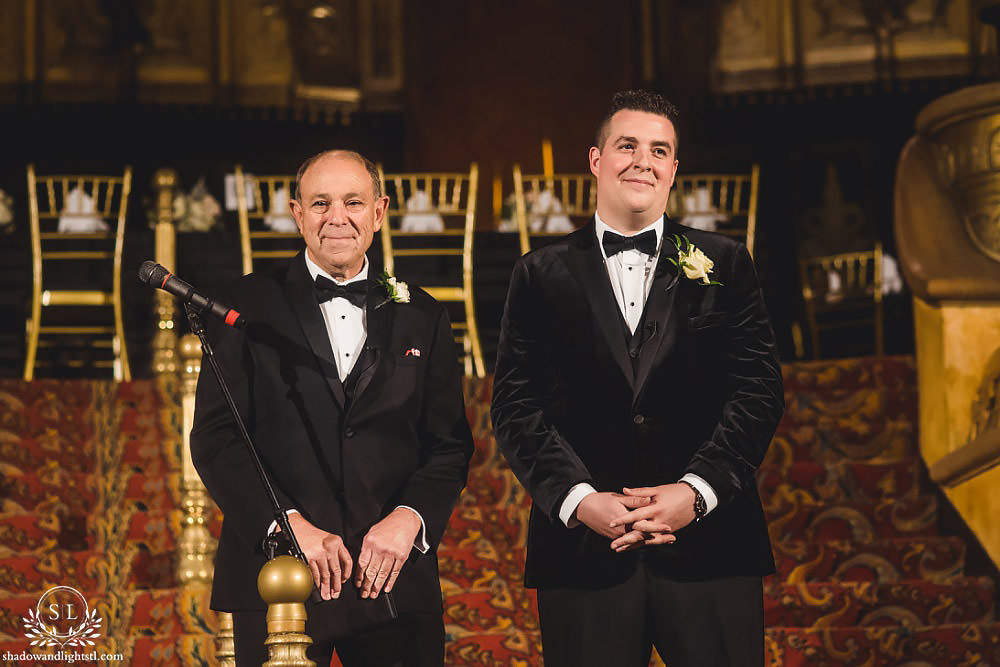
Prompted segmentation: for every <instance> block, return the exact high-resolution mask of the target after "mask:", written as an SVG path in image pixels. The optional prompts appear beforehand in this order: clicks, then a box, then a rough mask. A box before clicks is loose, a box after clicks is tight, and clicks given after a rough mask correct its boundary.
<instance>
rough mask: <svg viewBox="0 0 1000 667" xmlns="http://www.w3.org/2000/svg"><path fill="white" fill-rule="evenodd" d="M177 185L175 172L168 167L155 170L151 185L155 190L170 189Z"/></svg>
mask: <svg viewBox="0 0 1000 667" xmlns="http://www.w3.org/2000/svg"><path fill="white" fill-rule="evenodd" d="M176 184H177V172H176V171H174V170H173V169H171V168H170V167H163V168H162V169H157V170H156V173H155V174H153V185H154V186H156V187H157V188H172V187H174V185H176Z"/></svg>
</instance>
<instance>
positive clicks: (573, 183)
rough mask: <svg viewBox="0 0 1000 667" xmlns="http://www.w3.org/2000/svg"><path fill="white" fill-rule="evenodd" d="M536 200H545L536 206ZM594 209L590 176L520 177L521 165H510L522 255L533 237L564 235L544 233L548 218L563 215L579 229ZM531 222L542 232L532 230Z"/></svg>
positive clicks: (562, 233) (594, 189)
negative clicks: (512, 173)
mask: <svg viewBox="0 0 1000 667" xmlns="http://www.w3.org/2000/svg"><path fill="white" fill-rule="evenodd" d="M539 197H546V200H545V201H544V202H541V203H540V204H539V200H538V198H539ZM533 202H534V203H535V206H534V207H532V203H533ZM595 210H597V181H596V180H595V179H594V177H593V175H591V174H523V173H521V165H520V164H515V165H514V216H515V218H516V219H517V232H518V235H519V237H520V240H521V254H522V255H523V254H525V253H526V252H528V251H529V250H531V240H532V239H533V238H537V239H544V238H552V237H559V236H565V235H566V233H567V231H556V232H551V231H545V230H544V228H545V226H546V223H547V222H548V219H549V217H550V216H556V215H559V216H566V217H568V218H569V219H570V220H571V221H572V222H573V224H574V226H575V227H579V226H580V224H581V223H582V222H586V219H587V218H590V217H593V215H594V211H595ZM529 218H530V220H529ZM536 218H537V220H536ZM581 218H582V219H583V220H581ZM533 222H537V223H539V226H541V227H542V228H543V229H542V230H534V231H533V230H532V229H531V227H532V226H533V225H532V223H533Z"/></svg>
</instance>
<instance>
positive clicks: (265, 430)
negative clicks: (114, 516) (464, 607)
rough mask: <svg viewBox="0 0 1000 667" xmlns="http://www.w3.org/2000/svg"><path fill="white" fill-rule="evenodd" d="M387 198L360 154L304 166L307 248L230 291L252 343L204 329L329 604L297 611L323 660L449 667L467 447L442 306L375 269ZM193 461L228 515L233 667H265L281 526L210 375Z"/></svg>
mask: <svg viewBox="0 0 1000 667" xmlns="http://www.w3.org/2000/svg"><path fill="white" fill-rule="evenodd" d="M388 201H389V198H388V197H385V196H383V195H382V189H381V184H380V182H379V178H378V173H377V171H376V169H375V167H374V165H372V163H371V162H370V161H369V160H367V159H365V158H364V157H362V156H361V155H358V154H357V153H352V152H346V151H327V152H324V153H320V154H319V155H316V156H314V157H312V158H309V159H308V160H306V162H305V163H304V164H303V165H302V167H301V168H300V170H299V174H298V177H297V183H296V195H295V199H293V200H292V201H291V202H290V205H291V210H292V215H293V216H294V218H295V221H296V223H297V224H298V227H299V231H300V232H301V234H302V237H303V239H304V240H305V245H306V249H305V250H304V251H303V252H302V253H300V254H299V255H297V256H296V257H295V258H294V259H292V260H291V261H290V262H289V263H287V264H285V265H282V266H280V267H278V268H276V269H274V270H270V271H266V272H260V273H252V274H250V275H247V276H244V277H243V278H241V279H240V280H239V281H237V282H236V284H235V285H234V286H233V288H232V289H231V292H230V294H229V295H228V298H229V301H228V303H231V304H232V305H233V307H234V308H236V309H237V310H239V311H240V312H241V313H242V314H243V316H244V318H245V319H246V320H247V321H248V322H249V324H248V326H247V328H246V330H245V332H241V331H237V330H235V329H230V328H227V327H221V326H220V327H217V330H215V331H212V332H211V333H212V334H213V337H214V338H215V349H216V356H217V357H218V359H219V361H220V363H221V366H222V370H223V374H224V375H225V378H226V380H227V381H228V382H229V385H230V387H231V389H232V393H233V396H234V397H235V399H236V403H237V405H238V406H239V408H240V411H241V413H242V415H243V416H244V418H245V419H246V421H247V423H248V428H249V430H250V433H251V435H252V436H253V438H254V441H255V444H256V447H257V451H258V452H259V453H260V456H261V459H262V461H263V464H264V467H265V469H266V470H267V472H268V475H269V476H270V479H271V481H272V483H273V484H274V487H275V491H276V493H277V496H278V499H279V502H280V503H281V505H282V506H283V508H285V509H288V510H289V513H290V515H291V516H290V520H289V521H290V524H291V527H292V530H293V531H294V533H295V536H296V538H297V539H298V542H299V544H300V545H301V547H302V550H303V552H304V553H305V556H306V557H307V559H308V561H309V567H310V569H311V570H312V573H313V578H314V580H315V584H316V586H317V588H318V589H319V591H320V594H321V596H322V598H323V600H324V601H323V602H319V603H313V602H307V604H306V608H307V613H308V621H307V624H306V632H307V633H308V634H309V635H310V637H311V638H312V640H313V646H312V647H311V648H310V649H309V656H310V658H311V659H312V660H314V661H316V663H317V664H320V665H326V664H329V662H330V658H331V655H332V652H333V650H334V647H336V650H337V654H338V656H339V657H340V660H341V662H343V663H344V665H345V666H346V667H352V666H356V665H364V666H365V667H368V666H375V667H383V666H388V665H407V666H409V665H421V666H424V665H441V664H442V663H443V660H444V626H443V623H442V617H441V612H442V608H441V589H440V585H439V582H438V570H437V558H436V555H435V550H436V546H437V543H438V542H439V540H440V539H441V536H442V534H443V533H444V530H445V526H446V524H447V521H448V517H449V516H450V514H451V510H452V507H453V506H454V504H455V501H456V500H457V499H458V495H459V493H460V492H461V490H462V488H463V486H464V485H465V480H466V476H467V473H468V463H469V459H470V457H471V455H472V451H473V445H472V436H471V433H470V431H469V425H468V423H467V421H466V418H465V406H464V402H463V400H462V386H461V376H460V367H459V365H458V361H457V355H456V350H455V343H454V339H453V337H452V332H451V326H450V324H449V321H448V316H447V313H446V312H445V310H444V308H443V307H442V306H441V305H440V304H438V303H437V302H436V301H434V299H432V298H431V297H430V296H429V295H427V293H426V292H424V291H422V290H419V289H417V288H411V289H409V290H407V289H406V286H405V284H401V285H399V284H398V285H397V286H396V289H395V290H390V289H388V288H387V286H386V285H385V283H384V282H380V281H377V280H376V279H375V278H376V277H375V276H374V275H371V274H370V265H369V262H368V258H367V257H366V255H365V253H366V251H367V250H368V248H369V246H370V245H371V243H372V238H373V237H374V234H375V232H377V231H378V230H379V229H380V227H381V225H382V224H383V221H384V218H385V214H386V208H387V206H388ZM191 454H192V459H193V461H194V464H195V466H196V468H197V469H198V472H199V474H200V475H201V477H202V479H203V480H204V482H205V486H206V487H207V488H208V490H209V493H210V494H211V495H212V497H213V498H214V499H215V501H216V502H217V503H218V505H219V507H220V508H221V509H222V512H223V514H224V516H225V518H224V521H223V525H222V536H221V538H220V540H219V549H218V553H217V555H216V567H215V581H214V585H213V592H212V608H213V609H217V610H223V611H231V612H233V619H234V630H235V635H236V657H237V664H240V665H260V664H262V662H264V661H265V660H266V659H267V658H266V652H265V648H264V639H265V637H266V629H265V622H264V604H263V601H262V600H261V599H260V597H259V595H258V594H257V585H256V580H257V573H258V571H259V570H260V568H261V566H262V565H263V564H264V562H265V557H264V555H263V553H262V550H261V548H260V546H259V545H260V542H261V539H262V538H263V537H264V536H265V535H266V534H267V533H268V532H269V530H274V524H273V523H272V519H273V518H274V517H273V515H272V510H271V507H270V505H269V503H268V501H267V497H266V495H265V493H264V489H263V487H262V486H261V484H260V483H259V482H258V477H257V473H256V470H255V469H254V467H253V465H252V463H251V459H250V457H249V455H248V453H247V451H246V449H245V446H244V444H243V442H242V440H241V438H240V435H239V433H238V432H237V430H236V427H235V425H234V424H233V422H232V419H231V418H230V414H229V411H228V409H227V407H226V404H225V402H224V399H223V396H222V394H221V392H220V390H219V388H218V386H217V384H216V381H215V378H214V377H213V376H212V375H211V374H210V373H203V374H202V376H201V377H200V379H199V383H198V393H197V404H196V413H195V424H194V429H193V431H192V433H191Z"/></svg>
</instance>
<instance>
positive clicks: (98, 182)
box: [24, 164, 132, 382]
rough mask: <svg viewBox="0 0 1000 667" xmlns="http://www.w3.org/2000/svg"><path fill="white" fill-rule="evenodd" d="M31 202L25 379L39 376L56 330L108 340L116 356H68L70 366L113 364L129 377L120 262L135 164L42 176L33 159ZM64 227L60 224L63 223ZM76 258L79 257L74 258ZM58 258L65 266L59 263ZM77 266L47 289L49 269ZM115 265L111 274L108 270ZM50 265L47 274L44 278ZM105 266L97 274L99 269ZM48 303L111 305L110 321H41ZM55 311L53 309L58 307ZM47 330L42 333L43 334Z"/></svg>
mask: <svg viewBox="0 0 1000 667" xmlns="http://www.w3.org/2000/svg"><path fill="white" fill-rule="evenodd" d="M27 176H28V209H29V218H30V221H29V222H30V227H31V268H32V281H33V286H32V292H31V317H30V318H29V319H28V321H27V322H26V329H27V356H26V359H25V363H24V379H25V380H31V379H33V378H34V376H35V367H36V366H38V365H45V364H48V363H52V362H50V361H49V360H48V359H45V360H42V359H39V358H38V349H39V347H43V348H55V347H56V341H55V340H54V339H53V338H50V336H51V337H55V336H66V337H69V336H71V337H74V338H76V339H78V340H89V342H88V343H87V345H86V347H88V348H105V347H107V348H110V349H111V357H112V358H111V359H97V360H93V359H92V360H90V361H89V362H88V361H87V360H84V359H79V358H76V359H69V360H66V361H64V362H61V363H65V364H66V366H67V367H71V368H76V367H84V366H87V365H90V366H94V367H99V368H108V367H110V368H111V369H112V372H113V374H114V378H115V380H116V381H119V382H121V381H125V382H127V381H129V380H130V379H131V373H130V371H129V364H128V353H127V351H126V348H125V330H124V327H123V325H122V290H121V279H122V277H121V268H122V249H123V246H124V239H125V213H126V209H127V207H128V197H129V191H130V190H131V186H132V168H131V167H125V171H124V172H123V174H122V175H121V176H93V175H59V176H38V175H36V173H35V166H34V165H31V164H29V165H28V167H27ZM63 224H65V225H66V229H63V230H62V231H60V229H59V228H60V226H62V225H63ZM71 262H76V264H72V265H71V264H70V263H71ZM55 263H58V264H60V265H61V266H59V267H56V266H55ZM60 270H62V271H63V272H65V271H68V270H72V271H73V272H74V273H73V276H72V277H64V279H63V280H62V281H61V282H63V283H65V285H64V286H61V287H69V286H71V287H69V288H60V289H46V285H48V284H50V282H51V274H53V273H54V274H56V275H57V276H58V274H59V273H60ZM108 270H110V273H111V275H110V276H107V271H108ZM46 273H48V274H50V275H49V280H48V281H45V282H43V278H44V277H45V275H46ZM98 274H100V277H98ZM90 276H94V282H95V283H96V285H95V287H96V288H95V289H83V288H81V287H80V282H88V281H87V278H88V277H90ZM50 306H68V307H72V308H74V309H76V310H73V311H72V313H69V311H64V312H63V313H62V314H63V315H66V314H70V315H71V316H75V315H76V314H77V313H79V314H81V315H82V314H83V312H85V311H84V308H85V307H89V306H97V307H101V308H108V307H110V308H111V309H112V312H113V316H112V320H113V324H111V325H103V324H92V323H90V321H89V319H88V320H87V321H86V323H84V322H79V321H75V322H74V323H70V324H67V323H65V322H66V318H65V317H63V318H60V319H59V322H60V323H59V324H44V325H43V324H42V311H43V309H48V307H50ZM53 314H55V313H53ZM43 336H44V338H42V337H43Z"/></svg>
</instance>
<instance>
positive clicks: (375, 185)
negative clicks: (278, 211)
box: [295, 149, 382, 203]
mask: <svg viewBox="0 0 1000 667" xmlns="http://www.w3.org/2000/svg"><path fill="white" fill-rule="evenodd" d="M327 155H343V156H344V157H350V158H354V159H355V160H357V161H358V162H360V163H361V164H363V165H364V167H365V171H367V172H368V175H369V176H370V177H371V179H372V192H373V193H374V195H375V199H378V198H379V197H381V196H382V179H380V178H379V176H378V167H376V166H375V163H374V162H372V161H371V160H369V159H368V158H366V157H365V156H364V155H362V154H361V153H356V152H354V151H344V150H337V149H333V150H326V151H323V152H321V153H316V155H313V156H311V157H307V158H306V159H305V161H304V162H303V163H302V165H301V166H300V167H299V170H298V171H297V172H296V173H295V199H296V200H298V202H299V203H302V177H303V176H305V174H306V170H307V169H309V167H310V166H312V163H313V162H315V161H316V160H318V159H320V158H321V157H325V156H327Z"/></svg>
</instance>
